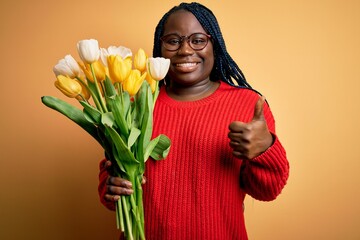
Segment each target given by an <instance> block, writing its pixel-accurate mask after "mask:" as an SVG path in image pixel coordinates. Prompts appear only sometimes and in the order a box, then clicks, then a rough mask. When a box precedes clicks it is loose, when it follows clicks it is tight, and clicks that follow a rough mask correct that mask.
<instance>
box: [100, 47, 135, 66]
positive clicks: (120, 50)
mask: <svg viewBox="0 0 360 240" xmlns="http://www.w3.org/2000/svg"><path fill="white" fill-rule="evenodd" d="M110 55H114V56H120V57H121V58H122V59H125V58H128V57H132V52H131V49H130V48H126V47H123V46H120V47H115V46H110V47H108V48H107V49H105V48H100V58H101V62H102V63H103V64H104V65H105V66H107V57H108V56H110Z"/></svg>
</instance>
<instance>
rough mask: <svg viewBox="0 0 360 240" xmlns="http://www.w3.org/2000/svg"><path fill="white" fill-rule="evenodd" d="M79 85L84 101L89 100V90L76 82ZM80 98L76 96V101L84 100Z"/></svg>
mask: <svg viewBox="0 0 360 240" xmlns="http://www.w3.org/2000/svg"><path fill="white" fill-rule="evenodd" d="M76 81H77V82H78V83H79V84H80V85H81V93H80V94H81V96H82V97H83V98H85V99H86V100H89V99H90V92H89V89H88V88H87V87H86V86H85V85H84V84H82V83H81V82H80V81H78V80H76ZM81 96H77V97H76V99H77V100H79V101H80V100H84V99H83V98H82V97H81Z"/></svg>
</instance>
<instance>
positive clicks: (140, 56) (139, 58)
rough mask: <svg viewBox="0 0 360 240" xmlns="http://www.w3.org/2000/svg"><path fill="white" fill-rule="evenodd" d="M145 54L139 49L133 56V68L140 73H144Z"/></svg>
mask: <svg viewBox="0 0 360 240" xmlns="http://www.w3.org/2000/svg"><path fill="white" fill-rule="evenodd" d="M146 59H147V56H146V53H145V51H144V50H143V49H142V48H140V49H139V50H138V51H137V53H136V54H135V56H134V67H135V68H136V69H138V70H139V71H140V72H144V71H145V69H146Z"/></svg>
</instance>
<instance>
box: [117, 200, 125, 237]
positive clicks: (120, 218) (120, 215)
mask: <svg viewBox="0 0 360 240" xmlns="http://www.w3.org/2000/svg"><path fill="white" fill-rule="evenodd" d="M116 226H117V229H120V230H121V232H124V231H125V225H124V210H123V208H122V204H121V198H119V199H118V200H117V202H116Z"/></svg>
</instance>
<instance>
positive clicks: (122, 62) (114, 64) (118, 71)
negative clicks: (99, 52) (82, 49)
mask: <svg viewBox="0 0 360 240" xmlns="http://www.w3.org/2000/svg"><path fill="white" fill-rule="evenodd" d="M107 62H108V68H109V75H110V78H111V80H112V81H113V82H120V83H121V82H123V81H124V80H125V79H127V78H128V76H129V74H130V72H131V68H132V61H131V58H126V59H122V58H121V57H120V56H118V55H116V56H115V55H109V56H108V57H107Z"/></svg>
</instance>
